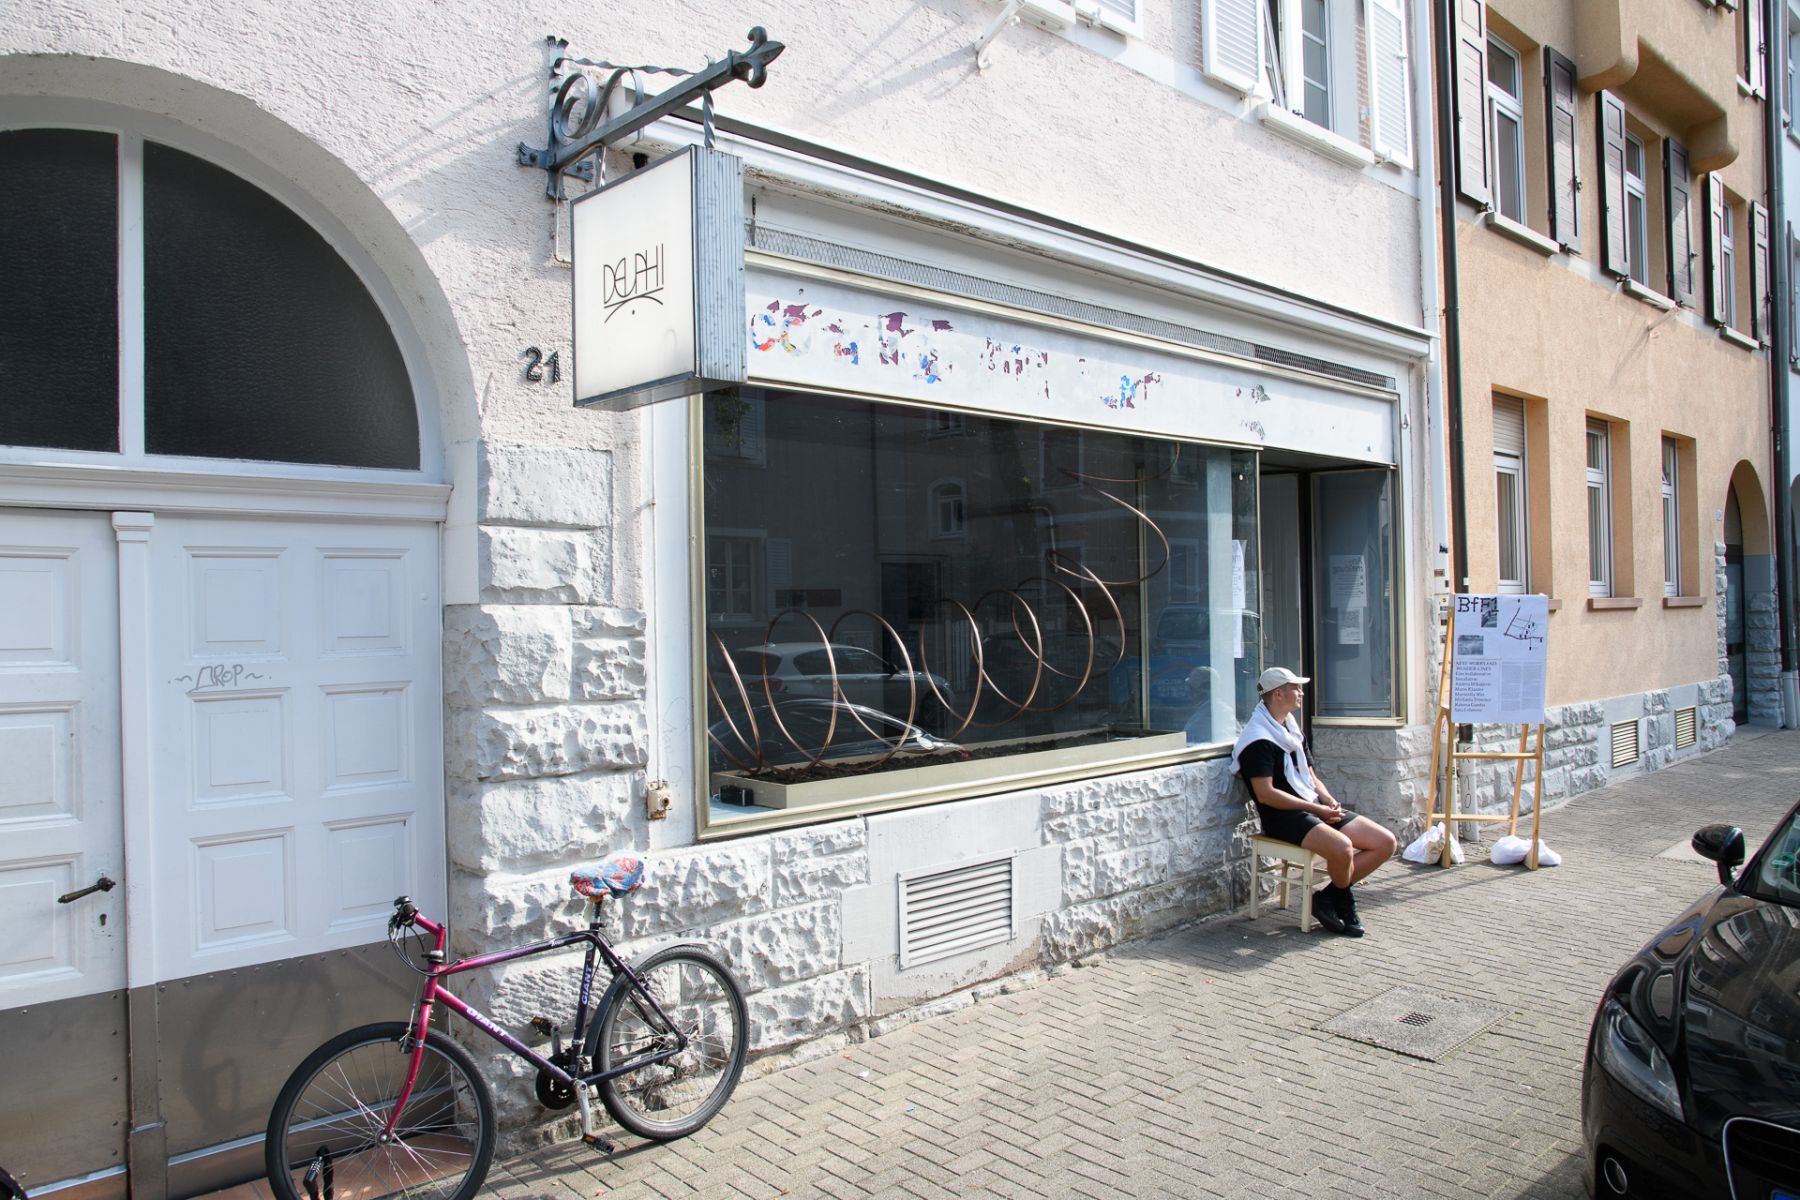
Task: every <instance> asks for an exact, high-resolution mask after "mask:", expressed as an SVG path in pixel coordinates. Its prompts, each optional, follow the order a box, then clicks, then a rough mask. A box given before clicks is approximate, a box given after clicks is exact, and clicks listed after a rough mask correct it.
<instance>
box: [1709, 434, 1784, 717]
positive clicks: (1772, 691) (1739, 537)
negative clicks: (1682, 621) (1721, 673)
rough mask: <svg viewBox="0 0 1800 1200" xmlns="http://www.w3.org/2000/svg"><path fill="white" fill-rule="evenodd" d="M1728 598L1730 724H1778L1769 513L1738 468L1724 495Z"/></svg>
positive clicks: (1754, 480) (1724, 608) (1753, 481)
mask: <svg viewBox="0 0 1800 1200" xmlns="http://www.w3.org/2000/svg"><path fill="white" fill-rule="evenodd" d="M1722 537H1723V540H1724V543H1725V594H1724V596H1723V597H1721V600H1722V603H1721V606H1720V618H1719V619H1720V625H1721V627H1722V629H1721V633H1722V637H1723V640H1724V644H1725V661H1724V663H1723V668H1724V670H1725V672H1726V673H1727V674H1729V675H1730V676H1731V707H1732V719H1733V720H1735V721H1736V722H1737V723H1738V724H1740V725H1742V724H1747V723H1754V724H1777V725H1778V724H1780V719H1781V717H1780V696H1779V693H1778V692H1777V690H1776V684H1777V680H1778V677H1779V673H1780V650H1779V646H1778V645H1777V643H1776V640H1775V639H1776V628H1775V619H1774V594H1775V574H1774V570H1775V562H1774V556H1773V554H1772V553H1771V550H1772V546H1771V543H1770V540H1769V515H1768V507H1767V504H1766V502H1765V500H1764V497H1763V489H1762V483H1761V481H1760V480H1759V479H1758V477H1757V474H1756V469H1755V468H1754V467H1752V466H1751V465H1750V464H1749V463H1748V462H1740V463H1739V464H1738V465H1737V468H1736V470H1734V471H1733V472H1732V475H1731V483H1730V486H1729V487H1728V488H1727V489H1726V494H1725V509H1724V529H1723V533H1722Z"/></svg>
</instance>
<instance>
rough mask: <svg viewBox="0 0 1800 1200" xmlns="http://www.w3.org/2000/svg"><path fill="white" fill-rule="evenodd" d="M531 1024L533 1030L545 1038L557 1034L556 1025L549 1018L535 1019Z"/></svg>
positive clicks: (532, 1019)
mask: <svg viewBox="0 0 1800 1200" xmlns="http://www.w3.org/2000/svg"><path fill="white" fill-rule="evenodd" d="M530 1024H531V1027H532V1028H533V1029H535V1030H537V1031H538V1032H539V1033H541V1034H543V1035H544V1036H545V1037H549V1036H550V1035H551V1034H553V1033H555V1032H556V1025H555V1023H554V1022H552V1021H551V1020H550V1018H549V1017H533V1018H531V1022H530Z"/></svg>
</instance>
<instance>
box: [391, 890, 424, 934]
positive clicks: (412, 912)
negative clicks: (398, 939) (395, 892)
mask: <svg viewBox="0 0 1800 1200" xmlns="http://www.w3.org/2000/svg"><path fill="white" fill-rule="evenodd" d="M418 919H419V910H418V908H417V906H415V905H414V904H413V902H412V897H410V896H396V897H395V898H394V915H393V916H391V917H389V918H388V932H389V933H396V932H398V931H399V930H401V929H402V928H404V927H406V926H408V925H411V924H412V923H413V922H414V921H416V920H418Z"/></svg>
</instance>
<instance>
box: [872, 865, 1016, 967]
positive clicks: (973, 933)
mask: <svg viewBox="0 0 1800 1200" xmlns="http://www.w3.org/2000/svg"><path fill="white" fill-rule="evenodd" d="M1012 938H1013V856H1012V855H1011V854H1010V853H1009V854H1005V855H1000V856H998V857H993V858H986V859H979V860H977V861H975V862H967V863H958V864H957V865H956V866H954V867H951V868H950V869H948V870H933V871H931V872H929V873H926V872H920V873H918V874H913V875H902V876H901V877H900V967H901V969H902V970H905V969H906V968H907V967H914V966H918V965H919V964H920V963H928V962H933V961H935V960H937V959H940V958H948V957H950V956H951V955H952V954H961V953H963V952H964V951H967V950H978V949H980V948H981V947H983V946H995V945H999V944H1000V943H1001V942H1010V941H1012Z"/></svg>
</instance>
